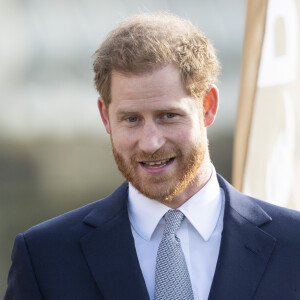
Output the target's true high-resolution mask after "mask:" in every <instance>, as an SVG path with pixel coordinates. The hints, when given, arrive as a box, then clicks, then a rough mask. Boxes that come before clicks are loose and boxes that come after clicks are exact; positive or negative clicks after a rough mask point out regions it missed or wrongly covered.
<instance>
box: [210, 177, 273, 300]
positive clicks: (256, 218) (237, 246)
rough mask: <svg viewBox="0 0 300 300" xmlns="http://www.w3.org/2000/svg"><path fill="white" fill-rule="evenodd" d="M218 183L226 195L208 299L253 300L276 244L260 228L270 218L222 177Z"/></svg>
mask: <svg viewBox="0 0 300 300" xmlns="http://www.w3.org/2000/svg"><path fill="white" fill-rule="evenodd" d="M219 183H220V186H221V187H222V188H223V190H224V192H225V213H224V228H223V232H222V240H221V247H220V253H219V258H218V262H217V267H216V271H215V276H214V279H213V283H212V287H211V291H210V295H209V299H213V300H218V299H231V300H234V299H243V300H247V299H252V297H253V295H254V293H255V290H256V288H257V286H258V284H259V282H260V280H261V278H262V275H263V273H264V270H265V268H266V267H267V263H268V261H269V258H270V256H271V254H272V251H273V249H274V246H275V243H276V240H275V238H274V237H272V236H271V235H269V234H268V233H266V232H264V231H263V230H262V229H261V228H260V227H262V225H263V224H265V223H268V222H270V221H271V218H270V216H268V215H267V214H266V213H265V212H264V210H262V208H260V207H259V206H258V205H256V204H255V203H254V202H253V201H250V200H249V199H248V197H246V196H244V195H242V194H240V193H239V192H238V191H236V190H235V189H233V188H232V187H231V186H230V185H229V184H228V183H226V182H225V180H224V179H222V178H221V177H219ZM243 198H244V199H243Z"/></svg>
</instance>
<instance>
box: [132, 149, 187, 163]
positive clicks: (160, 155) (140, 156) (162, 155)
mask: <svg viewBox="0 0 300 300" xmlns="http://www.w3.org/2000/svg"><path fill="white" fill-rule="evenodd" d="M181 156H182V153H181V151H180V150H179V149H170V150H167V149H159V150H157V151H156V152H154V153H152V154H149V153H147V152H144V151H140V152H138V153H135V154H133V155H132V156H131V161H132V162H137V161H138V162H141V161H159V160H164V159H170V158H172V157H181Z"/></svg>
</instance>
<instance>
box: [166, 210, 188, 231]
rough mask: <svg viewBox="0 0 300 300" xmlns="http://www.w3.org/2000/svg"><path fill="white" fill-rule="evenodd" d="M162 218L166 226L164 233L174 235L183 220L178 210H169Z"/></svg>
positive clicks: (182, 215)
mask: <svg viewBox="0 0 300 300" xmlns="http://www.w3.org/2000/svg"><path fill="white" fill-rule="evenodd" d="M164 218H165V220H166V226H165V231H164V233H165V234H166V233H169V234H170V233H171V234H172V233H173V234H176V232H177V230H178V229H179V227H180V224H181V222H182V220H183V219H184V214H183V213H182V212H181V211H180V210H171V209H170V210H169V211H168V212H167V213H166V214H165V215H164Z"/></svg>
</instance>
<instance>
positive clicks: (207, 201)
mask: <svg viewBox="0 0 300 300" xmlns="http://www.w3.org/2000/svg"><path fill="white" fill-rule="evenodd" d="M221 207H222V194H221V191H220V186H219V183H218V179H217V176H216V171H215V168H214V167H213V166H212V175H211V178H210V179H209V181H208V182H207V183H206V185H205V186H204V187H203V188H202V189H201V190H200V191H198V192H197V193H196V194H195V195H193V196H192V197H191V198H190V199H189V200H188V201H186V202H185V203H184V204H183V205H182V206H180V207H179V208H178V209H179V210H180V211H181V212H182V213H183V214H184V215H185V217H186V218H187V219H188V221H189V222H190V223H191V224H192V225H193V227H194V228H195V229H196V230H197V231H198V233H199V234H200V235H201V236H202V238H203V239H204V240H205V241H208V240H209V238H210V236H211V234H212V233H213V231H214V228H215V226H216V224H217V222H218V219H219V215H220V212H221ZM169 209H170V207H168V206H166V205H164V204H162V203H160V202H158V201H154V200H152V199H149V198H147V197H146V196H144V195H142V194H141V193H140V192H139V191H138V190H137V189H135V188H134V187H133V186H132V184H131V183H129V194H128V214H129V219H130V223H131V226H132V227H133V229H134V230H135V231H136V233H137V234H138V235H140V236H141V237H142V238H143V239H145V240H150V239H151V236H152V234H153V232H154V230H155V228H156V226H157V224H158V223H159V221H160V220H161V218H162V217H163V216H164V214H165V213H166V212H167V211H168V210H169Z"/></svg>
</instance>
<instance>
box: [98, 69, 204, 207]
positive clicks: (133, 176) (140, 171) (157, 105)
mask: <svg viewBox="0 0 300 300" xmlns="http://www.w3.org/2000/svg"><path fill="white" fill-rule="evenodd" d="M111 100H112V101H111V103H110V105H109V109H108V111H107V110H106V108H105V106H104V104H103V103H101V102H100V103H99V108H100V113H101V116H102V119H103V122H104V124H105V127H106V130H107V131H108V133H109V134H110V136H111V142H112V148H113V153H114V157H115V160H116V163H117V165H118V168H119V170H120V171H121V172H122V174H123V175H124V177H125V178H126V179H127V180H128V181H130V182H131V183H132V184H133V186H134V187H135V188H137V189H138V190H139V191H140V192H141V193H142V194H144V195H145V196H147V197H149V198H151V199H155V200H158V201H161V202H170V201H174V199H177V200H178V197H183V196H182V195H189V194H193V193H194V192H192V191H193V190H195V188H196V190H197V185H198V184H200V183H199V180H200V178H199V177H200V176H201V165H202V162H203V160H204V157H205V154H206V151H207V138H206V129H205V127H204V122H203V108H202V107H199V105H198V103H197V102H196V101H195V100H194V99H192V98H191V97H190V96H188V95H187V94H186V92H185V90H184V88H183V86H182V83H181V79H180V73H179V70H178V69H177V68H176V67H175V66H173V65H168V66H166V67H163V68H161V69H158V70H155V71H153V72H152V73H147V74H143V75H128V74H126V75H125V74H121V73H118V72H112V78H111ZM199 188H200V187H199ZM191 192H192V193H191ZM189 196H191V195H189ZM184 201H185V200H184Z"/></svg>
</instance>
